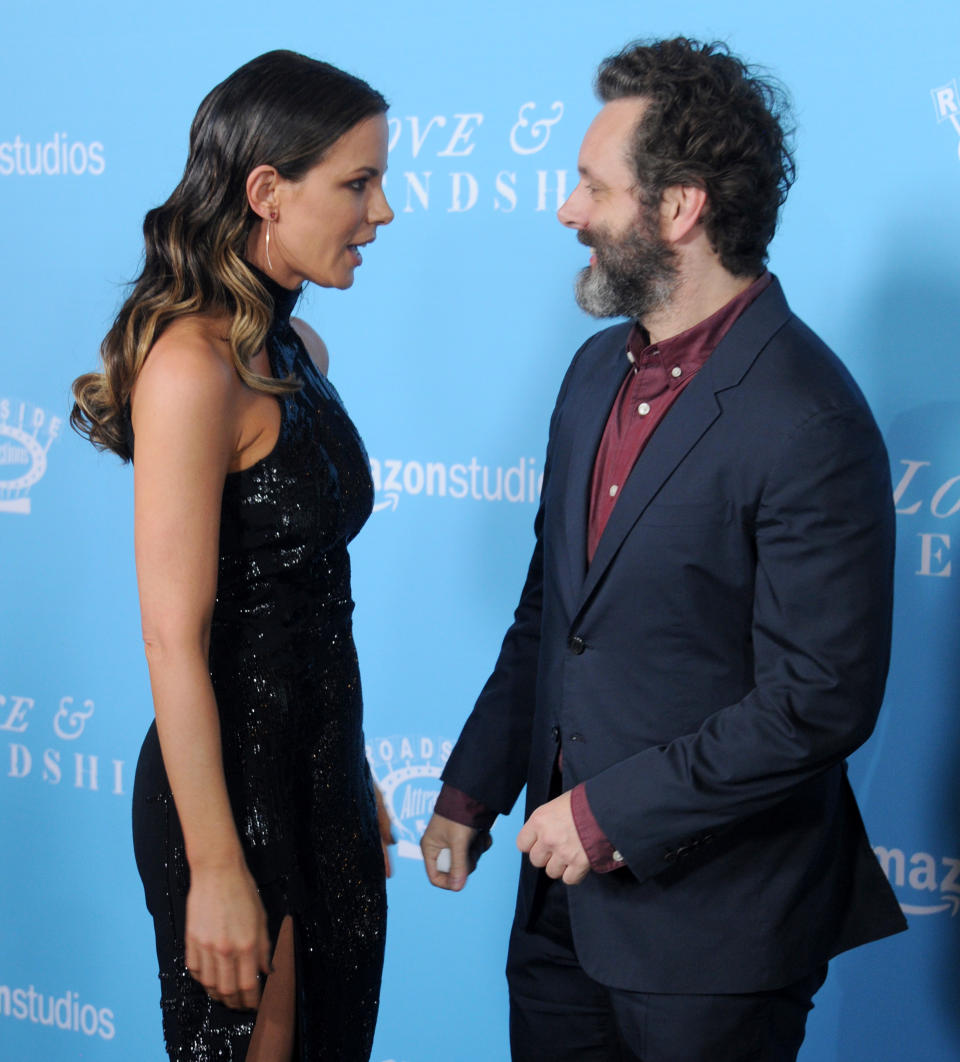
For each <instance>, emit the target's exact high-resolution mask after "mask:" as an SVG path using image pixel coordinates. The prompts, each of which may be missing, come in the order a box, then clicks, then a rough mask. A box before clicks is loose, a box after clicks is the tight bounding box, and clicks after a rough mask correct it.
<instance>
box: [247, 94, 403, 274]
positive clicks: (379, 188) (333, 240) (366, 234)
mask: <svg viewBox="0 0 960 1062" xmlns="http://www.w3.org/2000/svg"><path fill="white" fill-rule="evenodd" d="M386 169H387V119H386V116H385V115H382V114H378V115H374V116H373V117H371V118H365V119H364V120H363V121H362V122H358V123H357V124H356V125H355V126H354V127H353V128H352V129H349V130H347V132H346V133H344V134H343V136H341V137H340V139H339V140H337V141H335V143H334V144H333V146H332V147H331V148H330V149H329V151H328V152H327V154H326V155H325V156H324V158H323V160H322V161H321V162H318V163H317V164H316V165H315V166H313V167H311V168H310V169H309V170H308V171H307V173H306V174H305V176H304V177H302V178H301V179H300V180H299V181H287V180H284V179H283V178H278V180H277V185H276V215H277V217H276V220H275V221H271V223H270V246H269V253H270V261H269V263H268V262H267V260H266V247H265V239H264V237H265V235H266V233H265V229H264V227H265V222H261V223H260V229H261V231H260V232H254V233H253V234H252V235H253V237H254V239H253V240H252V241H251V243H252V245H253V246H252V247H251V250H252V251H253V254H252V255H251V259H252V260H253V261H254V263H255V264H256V265H258V266H259V267H260V268H261V269H265V270H266V272H268V273H269V274H270V276H272V277H273V278H274V280H276V281H277V282H278V283H279V284H282V285H283V286H284V287H288V288H295V287H297V286H298V285H300V284H301V283H302V282H303V281H304V280H311V281H313V283H314V284H319V285H321V286H322V287H325V288H349V287H350V286H351V284H353V272H354V270H355V269H356V268H357V266H358V265H360V263H361V261H362V257H361V253H360V248H361V247H362V246H363V245H365V244H368V243H371V242H372V241H373V239H374V237H375V236H376V233H377V228H378V227H379V226H380V225H387V224H389V223H390V222H391V221H392V220H393V211H392V210H391V209H390V204H389V203H388V202H387V200H386V197H385V196H384V194H383V175H384V173H385V171H386Z"/></svg>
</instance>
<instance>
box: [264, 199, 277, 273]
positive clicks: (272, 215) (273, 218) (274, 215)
mask: <svg viewBox="0 0 960 1062" xmlns="http://www.w3.org/2000/svg"><path fill="white" fill-rule="evenodd" d="M276 220H277V212H276V211H275V210H272V211H271V212H270V217H268V218H267V238H266V241H265V242H266V255H267V269H269V270H271V272H272V270H273V262H271V261H270V222H271V221H276Z"/></svg>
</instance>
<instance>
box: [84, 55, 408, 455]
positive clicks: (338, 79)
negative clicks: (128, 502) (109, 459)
mask: <svg viewBox="0 0 960 1062" xmlns="http://www.w3.org/2000/svg"><path fill="white" fill-rule="evenodd" d="M386 109H387V101H386V100H385V99H384V98H383V96H381V95H380V93H379V92H377V91H376V90H375V89H372V88H371V87H370V86H369V85H368V84H367V83H366V82H365V81H362V80H361V79H360V78H357V77H354V76H353V75H351V74H347V73H345V72H344V71H342V70H339V69H337V67H335V66H331V65H330V64H329V63H323V62H320V61H318V60H316V59H310V58H308V57H307V56H305V55H299V54H298V53H296V52H290V51H273V52H267V53H266V54H265V55H261V56H259V57H258V58H256V59H252V60H251V61H250V62H249V63H246V64H245V65H244V66H242V67H240V69H239V70H237V71H235V72H234V73H233V74H231V75H230V76H229V77H228V78H227V79H226V80H225V81H223V82H221V83H220V84H219V85H217V86H216V88H214V89H213V90H212V91H211V92H210V93H209V95H208V96H207V97H206V99H204V101H203V103H201V104H200V108H199V110H198V111H197V114H196V117H195V118H194V120H193V125H192V126H191V128H190V153H189V155H188V157H187V164H186V167H185V168H184V172H183V177H182V178H181V180H180V183H179V184H178V185H177V187H176V188H175V189H174V190H173V193H172V195H171V196H170V198H169V199H168V200H167V201H166V202H165V203H164V204H163V205H162V206H158V207H156V208H154V209H153V210H151V211H150V212H149V213H148V214H147V216H146V217H145V219H144V222H143V238H144V263H143V270H142V272H141V273H140V276H139V277H137V279H136V280H135V281H134V282H133V285H132V289H131V291H130V293H129V295H128V296H127V298H126V301H125V302H124V303H123V306H122V307H121V308H120V312H119V313H118V314H117V318H116V320H115V321H114V323H113V326H112V327H111V329H110V331H109V332H108V333H107V335H106V337H105V338H104V340H103V343H102V344H101V347H100V357H101V360H102V363H103V368H102V371H101V372H91V373H85V374H84V375H83V376H79V377H77V379H76V380H75V381H74V383H73V395H74V399H75V404H74V407H73V411H72V412H71V414H70V423H71V424H72V425H73V427H74V428H75V429H76V430H77V431H78V432H80V434H81V435H84V436H86V437H87V438H89V439H90V441H91V442H92V443H93V444H94V446H96V447H97V448H98V449H101V450H111V451H113V452H114V453H115V454H118V455H119V456H120V457H121V458H123V460H124V461H129V460H130V458H131V457H132V453H131V447H130V439H129V433H128V430H127V419H128V404H129V400H130V392H131V390H132V389H133V385H134V383H135V382H136V379H137V375H138V374H139V372H140V369H141V368H142V367H143V363H144V361H145V360H146V358H147V355H148V354H149V353H150V349H151V347H152V346H153V344H154V343H155V342H156V341H157V339H158V338H159V337H160V335H161V334H162V333H163V330H164V329H165V328H166V327H167V326H168V325H169V324H170V322H171V321H175V320H176V319H177V318H178V317H184V316H186V315H188V314H196V313H221V314H226V315H228V316H229V317H230V320H231V323H230V330H229V335H228V341H229V344H230V350H231V352H232V354H233V361H234V365H235V367H236V370H237V373H238V374H239V376H240V377H241V379H242V380H243V381H244V383H246V384H247V385H248V386H249V387H251V388H253V389H254V390H256V391H261V392H265V393H267V394H283V393H287V392H289V391H292V390H295V389H296V388H297V387H298V386H299V385H298V384H297V382H296V381H295V380H294V379H292V378H288V379H285V380H275V379H272V378H270V377H267V376H261V375H259V374H258V373H255V372H253V371H252V370H251V369H250V363H251V359H252V358H253V357H255V355H256V354H257V353H258V352H259V350H260V349H261V348H262V346H263V343H264V340H265V339H266V335H267V329H268V327H269V325H270V314H271V308H272V303H271V300H270V296H269V295H268V294H267V292H266V290H265V289H264V288H263V286H262V285H261V284H260V282H259V281H258V280H257V278H256V276H255V274H254V273H253V272H252V271H251V269H250V267H249V266H248V265H247V263H246V261H245V259H244V253H245V250H246V246H247V239H248V237H249V235H250V232H251V230H252V228H253V226H254V224H255V223H256V221H257V220H258V218H257V215H256V214H255V213H254V212H253V210H252V209H251V208H250V206H249V204H248V202H247V192H246V181H247V177H248V175H249V174H250V172H251V171H252V170H254V169H255V168H256V167H257V166H262V165H269V166H273V167H275V168H276V170H277V172H278V173H279V174H280V176H281V177H283V178H284V179H285V180H288V181H297V180H300V179H302V178H303V177H304V176H305V175H306V173H307V171H308V170H309V169H310V168H311V167H312V166H314V165H316V164H317V163H318V162H320V161H321V160H322V158H323V157H324V155H325V153H326V152H327V151H328V150H329V149H330V148H331V147H332V146H333V144H334V143H335V142H336V141H337V140H338V139H339V138H340V137H341V136H343V134H344V133H346V132H347V131H348V130H350V129H352V128H353V127H354V126H355V125H356V124H357V123H358V122H361V121H363V120H364V119H365V118H370V117H372V116H374V115H377V114H383V113H384V112H385V111H386Z"/></svg>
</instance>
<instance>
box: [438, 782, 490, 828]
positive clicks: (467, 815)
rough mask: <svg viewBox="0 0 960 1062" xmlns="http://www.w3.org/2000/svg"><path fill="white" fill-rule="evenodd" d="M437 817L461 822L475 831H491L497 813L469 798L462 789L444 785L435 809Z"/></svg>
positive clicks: (445, 783)
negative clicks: (440, 816)
mask: <svg viewBox="0 0 960 1062" xmlns="http://www.w3.org/2000/svg"><path fill="white" fill-rule="evenodd" d="M433 810H434V812H435V813H436V814H437V815H442V816H443V817H444V818H445V819H451V820H452V821H453V822H459V823H460V825H461V826H469V827H470V828H471V829H474V830H489V829H490V827H491V826H492V825H493V822H494V819H496V817H497V813H496V812H495V811H491V810H490V808H488V807H487V805H486V804H481V803H480V801H479V800H474V799H473V797H471V796H467V794H466V793H464V792H463V790H462V789H457V788H456V787H455V786H452V785H449V784H448V783H447V782H444V783H443V786H442V787H441V789H440V793H439V795H438V796H437V802H436V804H435V805H434V807H433Z"/></svg>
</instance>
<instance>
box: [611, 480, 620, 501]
mask: <svg viewBox="0 0 960 1062" xmlns="http://www.w3.org/2000/svg"><path fill="white" fill-rule="evenodd" d="M619 489H620V488H619V487H618V486H617V485H616V483H614V484H612V485H611V487H610V497H611V498H615V497H616V496H617V491H618V490H619Z"/></svg>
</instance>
